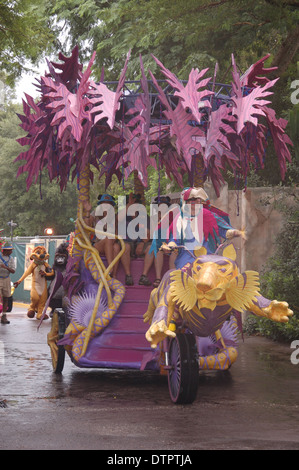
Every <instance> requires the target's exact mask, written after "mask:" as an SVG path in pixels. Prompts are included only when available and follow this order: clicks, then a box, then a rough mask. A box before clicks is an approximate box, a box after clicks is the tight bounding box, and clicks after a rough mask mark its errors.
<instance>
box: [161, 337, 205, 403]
mask: <svg viewBox="0 0 299 470" xmlns="http://www.w3.org/2000/svg"><path fill="white" fill-rule="evenodd" d="M168 361H169V367H170V368H169V370H168V388H169V394H170V398H171V400H172V402H173V403H176V404H187V403H193V401H194V400H195V398H196V395H197V389H198V380H199V369H198V361H197V347H196V341H195V337H194V336H193V335H192V334H185V333H178V334H177V335H176V337H175V338H171V340H170V345H169V359H168Z"/></svg>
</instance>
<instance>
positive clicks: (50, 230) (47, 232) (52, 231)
mask: <svg viewBox="0 0 299 470" xmlns="http://www.w3.org/2000/svg"><path fill="white" fill-rule="evenodd" d="M44 234H45V235H47V237H48V238H47V240H48V247H47V252H48V253H49V249H50V241H51V235H53V234H54V230H53V229H52V228H51V227H47V228H45V230H44Z"/></svg>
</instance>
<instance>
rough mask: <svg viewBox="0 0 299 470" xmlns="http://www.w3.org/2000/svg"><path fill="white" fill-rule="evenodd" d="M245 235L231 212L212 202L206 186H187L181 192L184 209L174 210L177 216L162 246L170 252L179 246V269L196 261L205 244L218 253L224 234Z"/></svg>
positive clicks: (177, 259) (208, 250)
mask: <svg viewBox="0 0 299 470" xmlns="http://www.w3.org/2000/svg"><path fill="white" fill-rule="evenodd" d="M238 236H243V237H244V232H243V231H241V230H237V229H234V228H233V227H232V226H231V224H230V221H229V216H228V214H227V213H225V212H223V211H221V210H220V209H217V208H216V207H213V206H211V204H210V201H209V198H208V195H207V193H206V192H205V191H204V189H203V188H195V187H191V188H185V189H184V190H183V191H182V193H181V200H180V210H175V211H174V219H173V222H172V223H171V225H170V226H169V229H168V234H167V241H168V243H167V244H166V243H164V244H163V245H162V246H161V248H160V249H161V250H163V251H165V252H169V251H170V250H173V249H175V248H176V247H177V246H178V247H180V246H184V248H186V249H184V248H178V256H177V258H176V261H175V267H176V269H180V268H182V267H183V266H185V265H186V264H187V263H193V261H194V257H196V250H198V249H199V248H200V247H201V246H204V247H205V248H206V249H207V253H208V254H209V253H215V251H216V250H217V247H218V246H219V245H220V243H221V238H223V239H231V238H233V237H238Z"/></svg>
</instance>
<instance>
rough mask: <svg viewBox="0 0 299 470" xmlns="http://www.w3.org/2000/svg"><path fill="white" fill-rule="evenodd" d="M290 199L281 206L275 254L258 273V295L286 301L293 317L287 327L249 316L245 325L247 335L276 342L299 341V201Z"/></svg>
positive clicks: (294, 195)
mask: <svg viewBox="0 0 299 470" xmlns="http://www.w3.org/2000/svg"><path fill="white" fill-rule="evenodd" d="M292 197H293V198H294V202H293V203H292V204H291V205H290V203H289V202H290V198H288V202H285V203H284V204H282V205H281V206H280V209H281V210H282V211H283V212H284V213H285V214H286V222H285V224H284V227H283V230H282V231H281V232H280V233H279V234H278V236H277V239H276V251H275V254H274V256H272V257H271V258H270V259H269V260H268V262H267V264H266V267H265V270H264V271H263V272H262V273H261V292H262V295H263V296H264V297H267V298H268V299H276V300H281V301H287V302H288V303H289V306H290V308H291V309H292V310H293V311H294V315H293V317H291V318H290V320H289V322H288V323H287V324H285V323H276V322H273V321H271V320H268V319H266V318H258V317H252V316H251V315H250V316H249V317H248V319H247V320H246V322H245V325H244V329H245V331H246V332H247V333H248V334H256V333H258V334H262V335H263V336H267V337H269V338H272V339H274V340H279V341H292V340H294V339H299V243H298V239H299V198H298V196H296V194H294V193H293V194H292Z"/></svg>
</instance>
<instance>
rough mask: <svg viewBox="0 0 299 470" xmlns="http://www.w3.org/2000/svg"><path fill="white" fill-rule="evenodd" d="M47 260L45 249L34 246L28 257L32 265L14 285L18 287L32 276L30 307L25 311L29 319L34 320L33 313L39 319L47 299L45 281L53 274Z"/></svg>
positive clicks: (47, 255)
mask: <svg viewBox="0 0 299 470" xmlns="http://www.w3.org/2000/svg"><path fill="white" fill-rule="evenodd" d="M48 259H49V254H48V253H47V250H46V249H45V247H44V246H36V247H35V248H34V250H33V251H32V254H31V256H30V260H32V263H31V264H30V266H29V267H28V268H27V269H26V271H25V272H24V274H23V276H22V277H21V278H20V279H19V280H18V281H16V282H15V283H14V287H18V285H19V284H20V283H21V282H22V281H24V279H25V278H26V277H28V276H30V274H32V284H31V291H30V305H29V309H28V311H27V316H28V317H29V318H34V316H35V313H37V315H36V318H37V319H41V316H42V313H43V310H44V307H45V304H46V301H47V298H48V289H47V279H48V278H49V277H51V276H52V275H53V274H54V271H53V270H52V268H51V266H50V265H49V263H47V260H48ZM47 318H48V316H47V315H45V316H44V319H47Z"/></svg>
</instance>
